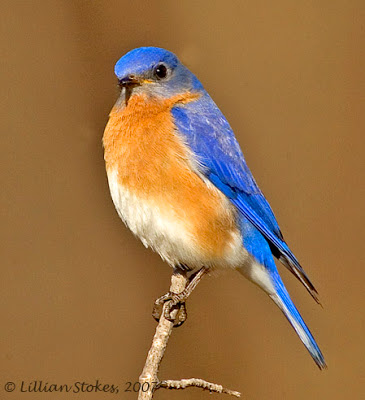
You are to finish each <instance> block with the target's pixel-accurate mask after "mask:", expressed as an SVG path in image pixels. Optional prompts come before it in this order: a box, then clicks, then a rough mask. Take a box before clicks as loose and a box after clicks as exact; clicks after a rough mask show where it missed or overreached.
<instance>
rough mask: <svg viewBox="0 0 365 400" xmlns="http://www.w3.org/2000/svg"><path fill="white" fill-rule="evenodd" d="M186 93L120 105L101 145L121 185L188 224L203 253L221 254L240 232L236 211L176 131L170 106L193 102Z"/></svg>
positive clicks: (205, 255)
mask: <svg viewBox="0 0 365 400" xmlns="http://www.w3.org/2000/svg"><path fill="white" fill-rule="evenodd" d="M196 98H197V96H196V95H193V94H191V93H189V92H188V93H185V94H183V95H179V96H174V97H172V98H169V99H158V98H147V96H146V95H135V96H133V97H132V98H131V99H130V101H129V103H128V106H126V107H125V106H124V105H118V104H117V105H116V106H115V107H114V108H113V109H112V111H111V113H110V118H109V122H108V124H107V126H106V129H105V132H104V137H103V144H104V148H105V162H106V168H107V171H108V172H110V171H113V170H114V171H115V170H116V171H117V176H118V183H119V184H120V187H121V188H125V189H127V190H128V191H129V192H130V193H132V194H133V195H135V196H137V197H138V198H140V199H144V200H145V201H147V202H149V203H151V204H153V206H154V207H157V208H159V210H160V212H161V213H162V214H163V215H164V216H165V217H166V218H168V219H173V220H177V221H179V222H180V223H183V225H184V226H185V228H186V231H187V234H188V235H190V236H191V238H192V240H193V242H194V244H195V246H197V247H199V250H200V252H201V253H202V255H203V258H209V259H210V258H212V259H218V258H220V257H222V256H223V255H224V253H225V252H226V251H227V250H229V248H230V245H231V241H232V235H233V234H238V231H237V228H236V223H235V211H234V209H233V207H232V206H231V205H230V203H229V202H228V200H227V199H226V198H225V196H224V195H223V194H222V193H221V192H220V191H218V190H217V189H216V188H215V187H214V186H213V185H211V184H209V183H207V182H206V181H205V180H203V178H202V177H201V176H200V175H199V174H198V173H196V172H197V171H196V172H194V169H195V170H196V168H194V163H195V165H196V160H194V158H193V156H192V154H191V153H190V151H189V150H188V148H187V147H186V145H185V144H184V143H183V141H182V140H181V139H180V137H179V136H178V134H177V133H176V130H175V126H174V122H173V120H172V116H171V112H170V111H171V108H172V107H173V106H174V105H175V104H177V103H184V102H188V101H194V100H195V99H196Z"/></svg>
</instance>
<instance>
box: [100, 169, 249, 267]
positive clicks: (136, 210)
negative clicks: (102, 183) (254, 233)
mask: <svg viewBox="0 0 365 400" xmlns="http://www.w3.org/2000/svg"><path fill="white" fill-rule="evenodd" d="M117 178H118V177H117V171H116V170H112V171H108V181H109V188H110V193H111V197H112V199H113V202H114V205H115V208H116V210H117V212H118V214H119V216H120V218H121V219H122V220H123V221H124V223H125V224H126V225H127V226H128V228H129V229H130V230H131V231H132V232H133V233H134V234H135V235H136V236H138V237H139V238H140V240H141V241H142V243H143V244H144V245H145V246H146V247H151V248H152V249H153V250H154V251H156V252H157V253H158V254H160V256H161V257H162V259H164V260H165V261H167V262H168V263H169V264H170V265H172V266H175V265H178V264H185V265H186V266H188V267H189V268H191V269H196V268H200V267H202V266H206V267H231V268H237V267H239V266H241V265H243V264H244V262H245V261H246V259H247V252H246V251H245V250H244V248H243V246H242V237H241V235H240V234H237V232H235V233H234V232H232V240H231V241H230V243H229V244H228V245H227V251H226V252H225V255H224V257H220V258H219V259H216V258H212V257H207V256H206V255H204V254H203V253H202V251H201V249H200V248H199V245H198V244H197V238H195V237H194V235H193V234H192V229H190V227H189V223H188V222H187V221H186V220H182V219H181V218H177V217H176V215H174V213H173V212H171V210H170V209H169V207H164V205H163V204H158V205H157V204H155V203H154V202H153V200H151V199H141V198H140V197H138V196H136V195H135V194H133V193H131V191H130V190H128V189H126V188H123V187H122V186H121V184H120V182H118V179H117Z"/></svg>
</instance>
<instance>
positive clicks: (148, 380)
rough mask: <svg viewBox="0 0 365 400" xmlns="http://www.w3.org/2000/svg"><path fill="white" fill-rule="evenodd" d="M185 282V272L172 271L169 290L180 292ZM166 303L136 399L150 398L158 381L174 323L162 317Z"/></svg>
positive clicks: (148, 399) (140, 379) (166, 305)
mask: <svg viewBox="0 0 365 400" xmlns="http://www.w3.org/2000/svg"><path fill="white" fill-rule="evenodd" d="M187 283H188V278H187V276H186V274H184V273H177V272H174V273H173V275H172V277H171V286H170V291H171V292H173V293H181V292H182V291H183V290H184V289H185V287H186V285H187ZM168 303H169V302H166V303H165V304H164V306H163V310H162V313H161V318H160V322H159V323H158V325H157V328H156V332H155V336H154V337H153V340H152V345H151V348H150V350H149V352H148V355H147V359H146V363H145V366H144V368H143V371H142V374H141V376H140V377H139V383H140V384H141V386H140V390H139V394H138V400H150V399H152V397H153V392H154V390H155V388H156V384H157V382H158V381H159V380H158V377H157V373H158V369H159V366H160V363H161V361H162V358H163V356H164V354H165V350H166V346H167V342H168V341H169V337H170V335H171V331H172V328H173V325H174V323H173V322H171V321H168V320H167V319H166V318H165V317H164V310H165V308H166V307H168ZM174 312H177V311H174ZM172 316H173V315H172Z"/></svg>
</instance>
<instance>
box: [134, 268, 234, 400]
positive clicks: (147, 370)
mask: <svg viewBox="0 0 365 400" xmlns="http://www.w3.org/2000/svg"><path fill="white" fill-rule="evenodd" d="M188 282H189V279H188V277H187V274H186V273H185V272H183V271H174V273H173V275H172V277H171V286H170V291H171V292H173V293H181V292H182V291H183V290H184V289H185V288H186V286H187V284H188ZM167 307H169V302H166V303H165V304H164V305H163V309H162V313H161V318H160V321H159V323H158V325H157V328H156V332H155V335H154V337H153V340H152V345H151V348H150V350H149V352H148V355H147V359H146V363H145V365H144V368H143V371H142V374H141V376H140V377H139V383H140V390H139V393H138V400H151V399H152V398H153V394H154V392H155V391H156V390H157V389H159V388H168V389H185V388H186V387H189V386H196V387H200V388H203V389H206V390H209V391H210V392H216V393H227V394H230V395H232V396H236V397H240V393H239V392H235V391H233V390H229V389H225V388H224V387H223V386H221V385H217V384H215V383H210V382H207V381H204V380H202V379H196V378H191V379H182V380H180V381H175V380H165V381H162V382H160V381H159V379H158V375H157V374H158V369H159V367H160V364H161V361H162V358H163V356H164V354H165V350H166V347H167V343H168V341H169V338H170V335H171V332H172V328H173V325H174V323H173V322H171V321H169V320H167V319H166V318H165V317H164V311H165V309H166V308H167ZM177 312H178V310H175V311H173V312H172V313H171V316H172V317H175V316H176V314H177ZM174 314H175V315H174Z"/></svg>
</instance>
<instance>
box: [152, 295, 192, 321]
mask: <svg viewBox="0 0 365 400" xmlns="http://www.w3.org/2000/svg"><path fill="white" fill-rule="evenodd" d="M165 303H167V305H166V307H164V304H165ZM176 310H177V313H174V311H176ZM162 312H163V316H164V318H166V319H167V320H168V321H170V322H173V323H174V328H177V327H179V326H181V325H182V324H183V323H184V322H185V321H186V319H187V311H186V305H185V297H184V295H183V294H182V293H172V292H168V293H166V294H164V295H163V296H161V297H159V298H158V299H157V300H156V301H155V304H154V306H153V310H152V316H153V318H154V319H155V320H156V321H157V322H159V321H160V318H161V314H162Z"/></svg>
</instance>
